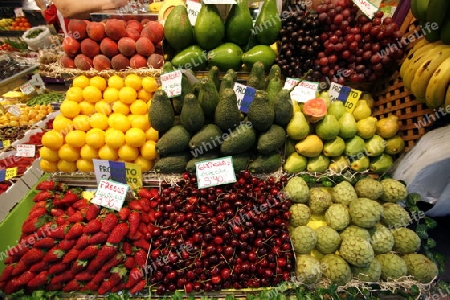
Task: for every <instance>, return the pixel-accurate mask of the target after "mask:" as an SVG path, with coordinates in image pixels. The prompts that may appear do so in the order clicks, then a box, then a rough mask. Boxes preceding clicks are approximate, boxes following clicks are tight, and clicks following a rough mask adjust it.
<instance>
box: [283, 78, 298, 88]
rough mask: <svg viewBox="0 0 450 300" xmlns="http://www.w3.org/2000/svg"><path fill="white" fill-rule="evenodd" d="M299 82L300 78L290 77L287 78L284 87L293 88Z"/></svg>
mask: <svg viewBox="0 0 450 300" xmlns="http://www.w3.org/2000/svg"><path fill="white" fill-rule="evenodd" d="M299 82H300V79H298V78H290V77H288V78H286V81H285V83H284V87H283V89H285V90H292V89H293V88H294V87H295V86H296V85H297V84H298V83H299Z"/></svg>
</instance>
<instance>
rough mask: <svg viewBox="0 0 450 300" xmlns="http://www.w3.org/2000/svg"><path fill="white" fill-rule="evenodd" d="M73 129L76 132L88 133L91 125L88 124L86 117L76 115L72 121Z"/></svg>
mask: <svg viewBox="0 0 450 300" xmlns="http://www.w3.org/2000/svg"><path fill="white" fill-rule="evenodd" d="M72 123H73V127H74V128H75V129H76V130H82V131H85V132H86V131H89V129H91V124H90V123H89V117H88V116H86V115H78V116H76V117H75V118H73V120H72Z"/></svg>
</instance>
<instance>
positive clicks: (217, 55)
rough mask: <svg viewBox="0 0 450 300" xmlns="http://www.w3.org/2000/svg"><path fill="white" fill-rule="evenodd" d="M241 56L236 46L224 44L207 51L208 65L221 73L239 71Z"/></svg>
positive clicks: (240, 51)
mask: <svg viewBox="0 0 450 300" xmlns="http://www.w3.org/2000/svg"><path fill="white" fill-rule="evenodd" d="M243 54H244V52H243V51H242V49H241V47H239V46H238V45H236V44H233V43H225V44H222V45H220V46H218V47H217V48H215V49H213V50H211V51H209V53H208V61H209V64H210V65H213V66H217V67H218V68H219V69H220V70H221V71H223V72H225V71H227V70H228V69H233V70H239V69H240V68H241V57H242V55H243Z"/></svg>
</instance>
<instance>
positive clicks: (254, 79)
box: [247, 61, 266, 90]
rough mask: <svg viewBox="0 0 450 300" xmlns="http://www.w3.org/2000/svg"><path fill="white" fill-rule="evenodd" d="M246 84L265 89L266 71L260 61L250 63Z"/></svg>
mask: <svg viewBox="0 0 450 300" xmlns="http://www.w3.org/2000/svg"><path fill="white" fill-rule="evenodd" d="M247 86H251V87H252V88H255V89H257V90H265V89H266V71H265V66H264V64H263V63H262V62H261V61H257V62H255V63H254V64H253V65H252V69H251V70H250V74H249V75H248V79H247Z"/></svg>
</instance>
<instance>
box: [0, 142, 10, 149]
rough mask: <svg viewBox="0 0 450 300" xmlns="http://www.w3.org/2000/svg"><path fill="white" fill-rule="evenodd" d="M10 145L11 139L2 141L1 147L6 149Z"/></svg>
mask: <svg viewBox="0 0 450 300" xmlns="http://www.w3.org/2000/svg"><path fill="white" fill-rule="evenodd" d="M9 146H11V141H10V140H4V141H0V148H2V149H6V148H8V147H9Z"/></svg>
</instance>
